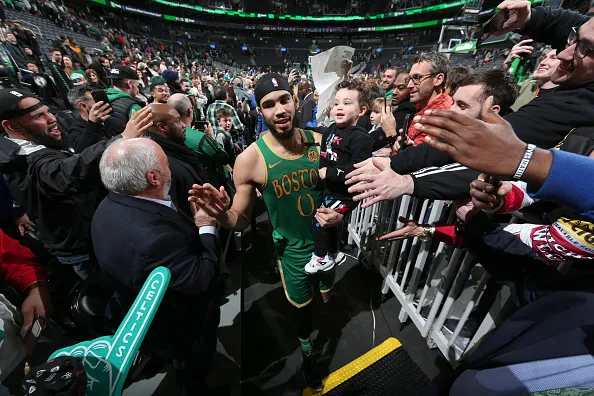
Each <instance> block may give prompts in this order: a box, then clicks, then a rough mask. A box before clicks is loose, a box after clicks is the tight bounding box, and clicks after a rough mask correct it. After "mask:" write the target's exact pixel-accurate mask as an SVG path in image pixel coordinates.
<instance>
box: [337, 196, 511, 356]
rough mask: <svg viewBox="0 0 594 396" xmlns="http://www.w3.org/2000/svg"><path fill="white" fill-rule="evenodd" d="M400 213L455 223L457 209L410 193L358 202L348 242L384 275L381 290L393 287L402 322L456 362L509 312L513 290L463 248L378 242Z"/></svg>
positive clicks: (423, 220) (416, 240)
mask: <svg viewBox="0 0 594 396" xmlns="http://www.w3.org/2000/svg"><path fill="white" fill-rule="evenodd" d="M400 216H402V217H405V218H409V219H414V220H416V221H417V222H418V223H435V222H441V223H447V224H451V223H453V221H454V217H455V208H454V207H453V205H448V204H447V203H446V202H445V201H432V200H419V199H416V198H413V197H410V196H403V197H401V198H400V199H398V200H395V201H389V202H382V203H380V204H377V205H373V206H371V207H369V208H366V209H361V207H360V206H359V207H358V208H357V209H355V210H354V211H353V212H352V214H351V217H350V222H349V224H348V233H349V236H348V242H349V244H352V243H354V244H356V245H357V247H358V248H359V259H360V260H364V261H366V262H367V263H369V265H370V266H374V267H376V268H377V270H378V271H379V273H380V274H381V275H382V277H383V278H384V281H383V284H382V293H383V294H387V293H388V292H389V291H392V292H393V293H394V296H395V297H396V298H397V299H398V301H399V302H400V304H401V307H402V308H401V310H400V314H399V316H398V319H399V320H400V322H401V323H404V322H405V321H407V320H408V319H409V318H410V320H411V321H412V322H413V323H414V325H415V326H416V328H417V329H418V331H419V332H420V334H421V335H422V336H423V337H426V338H427V344H428V347H430V348H439V350H440V351H441V352H442V354H443V355H444V357H445V358H446V359H447V360H448V361H449V362H450V364H451V365H452V366H455V365H456V364H457V362H458V361H459V360H460V359H461V358H462V357H463V356H464V355H465V354H467V353H469V351H471V350H473V348H474V347H475V346H476V345H477V344H478V343H480V341H481V340H482V339H483V338H484V337H485V336H486V335H487V334H488V333H489V332H490V331H491V330H493V329H494V328H495V326H496V325H497V324H498V323H499V322H500V321H501V320H502V318H504V317H505V314H506V313H508V312H509V309H508V308H509V304H508V302H509V301H508V300H509V290H508V289H507V287H502V286H500V285H497V284H495V282H492V281H490V276H489V274H488V273H487V272H486V271H485V270H483V269H482V267H481V266H480V264H478V263H476V262H475V260H474V258H473V257H472V255H471V254H470V253H468V252H466V251H465V250H463V249H454V248H452V247H450V246H447V245H446V244H444V243H442V242H437V241H434V240H433V241H426V242H424V241H421V240H420V239H419V238H416V237H415V238H411V239H404V240H398V241H393V242H391V243H379V242H377V241H376V239H375V237H376V236H379V235H383V234H386V233H388V232H391V231H394V230H396V229H398V228H400V227H402V226H403V223H402V222H400V221H399V217H400Z"/></svg>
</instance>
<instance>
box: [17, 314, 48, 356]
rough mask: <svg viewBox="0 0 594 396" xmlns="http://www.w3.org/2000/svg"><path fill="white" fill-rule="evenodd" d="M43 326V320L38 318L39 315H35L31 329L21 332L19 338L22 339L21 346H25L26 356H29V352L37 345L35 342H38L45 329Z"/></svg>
mask: <svg viewBox="0 0 594 396" xmlns="http://www.w3.org/2000/svg"><path fill="white" fill-rule="evenodd" d="M45 325H46V321H45V318H44V317H43V316H39V314H35V317H34V319H33V325H32V326H31V328H30V329H29V330H27V331H25V330H24V329H23V330H21V338H22V339H23V345H24V346H25V350H26V351H27V354H31V351H33V348H34V347H35V345H37V341H39V336H40V335H41V332H42V331H43V329H45Z"/></svg>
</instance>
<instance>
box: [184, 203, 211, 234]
mask: <svg viewBox="0 0 594 396" xmlns="http://www.w3.org/2000/svg"><path fill="white" fill-rule="evenodd" d="M190 210H191V211H192V215H193V216H194V224H195V225H196V227H198V228H200V227H207V226H210V227H215V226H216V225H217V219H216V218H214V217H213V216H210V215H209V214H208V213H206V212H205V211H204V210H203V209H202V208H199V207H198V205H196V203H195V202H190Z"/></svg>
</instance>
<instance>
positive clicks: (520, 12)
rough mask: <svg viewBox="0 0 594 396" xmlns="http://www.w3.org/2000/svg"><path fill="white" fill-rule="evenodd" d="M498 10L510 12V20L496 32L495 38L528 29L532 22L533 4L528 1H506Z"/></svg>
mask: <svg viewBox="0 0 594 396" xmlns="http://www.w3.org/2000/svg"><path fill="white" fill-rule="evenodd" d="M497 8H498V9H499V11H505V10H507V11H509V19H508V20H507V21H506V22H505V23H504V24H503V26H502V27H501V29H499V30H498V31H496V32H494V33H493V35H494V36H501V35H503V34H505V33H508V32H513V31H514V30H516V29H522V28H524V27H526V25H527V24H528V22H530V16H531V8H532V3H531V2H530V1H527V0H519V1H518V0H505V1H504V2H503V3H500V4H499V5H498V6H497Z"/></svg>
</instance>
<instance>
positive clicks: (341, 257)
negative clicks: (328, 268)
mask: <svg viewBox="0 0 594 396" xmlns="http://www.w3.org/2000/svg"><path fill="white" fill-rule="evenodd" d="M329 256H330V257H332V258H333V259H334V262H335V263H336V266H337V267H338V266H339V265H340V264H342V263H344V262H345V261H346V255H345V254H344V253H343V252H338V253H330V254H329Z"/></svg>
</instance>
